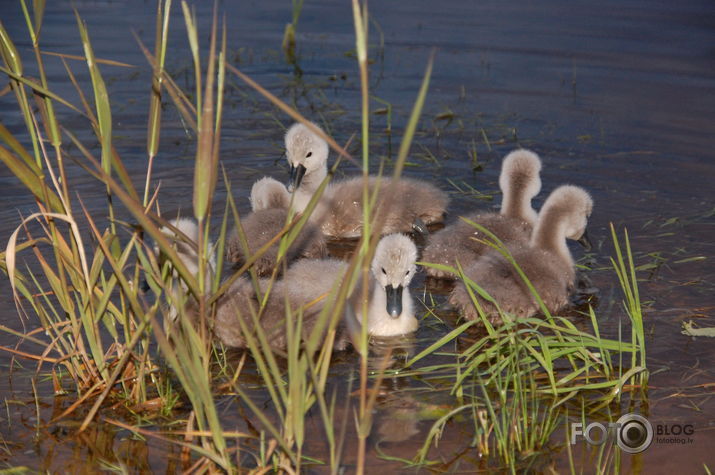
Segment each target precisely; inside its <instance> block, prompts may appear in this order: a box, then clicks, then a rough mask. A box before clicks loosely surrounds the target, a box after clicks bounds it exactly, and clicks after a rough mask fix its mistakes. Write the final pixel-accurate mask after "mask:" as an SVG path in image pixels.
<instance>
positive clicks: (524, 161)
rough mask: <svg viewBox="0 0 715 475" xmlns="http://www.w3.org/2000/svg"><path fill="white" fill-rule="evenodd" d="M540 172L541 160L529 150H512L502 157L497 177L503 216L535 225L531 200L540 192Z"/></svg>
mask: <svg viewBox="0 0 715 475" xmlns="http://www.w3.org/2000/svg"><path fill="white" fill-rule="evenodd" d="M540 172H541V159H539V156H538V155H537V154H535V153H534V152H532V151H530V150H526V149H518V150H514V151H513V152H511V153H509V154H508V155H507V156H506V157H504V161H503V162H502V167H501V174H500V175H499V188H501V191H502V196H503V197H502V211H501V212H502V214H503V215H505V216H509V217H511V218H518V219H523V220H524V221H526V222H528V223H530V224H532V225H534V224H535V223H536V220H537V213H536V211H534V209H533V208H532V206H531V200H532V199H533V198H534V197H535V196H536V195H538V194H539V191H541V177H540V175H539V174H540Z"/></svg>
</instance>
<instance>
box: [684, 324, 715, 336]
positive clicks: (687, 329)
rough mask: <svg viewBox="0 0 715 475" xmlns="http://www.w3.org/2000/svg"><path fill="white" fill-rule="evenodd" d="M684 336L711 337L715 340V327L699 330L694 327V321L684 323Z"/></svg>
mask: <svg viewBox="0 0 715 475" xmlns="http://www.w3.org/2000/svg"><path fill="white" fill-rule="evenodd" d="M680 333H682V334H683V335H687V336H692V337H695V336H709V337H710V338H715V327H703V328H698V327H695V326H693V321H692V320H690V321H688V322H683V331H681V332H680Z"/></svg>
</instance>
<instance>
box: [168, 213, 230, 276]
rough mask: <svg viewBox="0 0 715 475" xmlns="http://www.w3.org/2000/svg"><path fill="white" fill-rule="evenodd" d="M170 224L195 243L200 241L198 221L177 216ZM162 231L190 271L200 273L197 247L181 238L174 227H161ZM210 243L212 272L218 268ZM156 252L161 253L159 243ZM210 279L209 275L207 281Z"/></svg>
mask: <svg viewBox="0 0 715 475" xmlns="http://www.w3.org/2000/svg"><path fill="white" fill-rule="evenodd" d="M169 224H171V225H172V226H174V227H175V228H176V229H178V230H179V231H180V232H181V233H183V234H184V235H186V237H187V238H189V239H190V240H191V241H192V242H193V243H194V244H197V243H198V242H199V227H198V225H197V224H196V221H194V220H193V219H191V218H176V219H172V220H170V221H169ZM161 232H162V233H163V234H164V235H165V236H166V237H167V238H169V240H170V241H171V242H172V244H173V246H174V248H175V249H176V253H177V254H178V255H179V258H180V259H181V262H182V263H183V264H184V266H185V267H186V268H187V269H188V270H189V272H191V273H192V274H193V275H198V272H199V268H198V255H197V253H196V249H195V248H194V247H193V246H192V245H191V244H189V243H187V242H185V241H184V240H183V239H181V238H180V237H179V236H180V235H179V234H177V233H176V232H174V231H173V230H172V229H170V228H168V227H166V226H164V227H162V228H161ZM208 245H209V246H208V248H209V253H210V255H209V258H208V261H209V264H210V269H209V274H212V273H213V270H214V269H215V268H216V257H215V256H214V254H213V245H212V244H211V242H209V243H208ZM154 252H155V253H156V254H157V255H159V247H158V246H157V245H155V246H154ZM209 279H210V276H209V275H207V281H209Z"/></svg>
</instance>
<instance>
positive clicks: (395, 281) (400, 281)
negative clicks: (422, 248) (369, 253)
mask: <svg viewBox="0 0 715 475" xmlns="http://www.w3.org/2000/svg"><path fill="white" fill-rule="evenodd" d="M416 260H417V247H416V246H415V244H414V243H413V242H412V240H411V239H410V238H408V237H407V236H405V235H404V234H390V235H389V236H385V237H384V238H382V239H381V240H380V242H379V243H378V245H377V249H376V250H375V257H374V258H373V260H372V274H373V276H374V277H375V280H376V281H377V282H378V283H379V285H380V286H381V287H382V288H384V289H385V297H386V307H385V311H386V312H387V314H388V315H389V316H390V317H392V318H393V319H394V318H399V317H400V316H401V315H402V313H403V311H409V312H410V313H411V311H412V309H405V308H403V298H402V293H403V290H404V289H405V288H406V287H408V286H409V285H410V281H412V277H414V275H415V272H416V269H417V268H416V266H415V261H416ZM408 292H409V291H408Z"/></svg>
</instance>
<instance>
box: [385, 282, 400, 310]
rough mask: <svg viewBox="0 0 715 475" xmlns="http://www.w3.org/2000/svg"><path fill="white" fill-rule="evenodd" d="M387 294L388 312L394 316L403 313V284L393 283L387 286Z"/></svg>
mask: <svg viewBox="0 0 715 475" xmlns="http://www.w3.org/2000/svg"><path fill="white" fill-rule="evenodd" d="M385 294H387V313H388V314H390V316H391V317H392V318H397V317H399V316H400V315H402V286H401V285H398V286H397V287H393V286H392V285H387V286H385Z"/></svg>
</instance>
